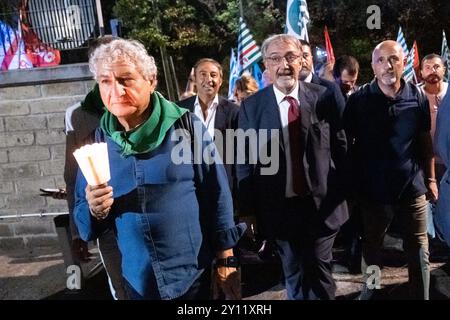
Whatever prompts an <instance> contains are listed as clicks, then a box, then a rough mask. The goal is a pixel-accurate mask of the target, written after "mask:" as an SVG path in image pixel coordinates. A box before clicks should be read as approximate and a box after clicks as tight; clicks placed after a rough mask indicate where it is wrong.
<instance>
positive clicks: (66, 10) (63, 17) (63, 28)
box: [0, 0, 99, 50]
mask: <svg viewBox="0 0 450 320" xmlns="http://www.w3.org/2000/svg"><path fill="white" fill-rule="evenodd" d="M24 3H25V6H23V7H22V9H17V10H16V11H12V12H6V13H3V14H1V13H0V20H1V22H3V23H5V24H7V25H8V26H9V27H11V28H12V29H13V30H14V33H16V34H21V33H22V32H23V28H26V29H27V30H28V31H29V32H33V33H34V34H35V35H36V36H37V38H38V39H39V40H40V41H41V42H42V43H43V44H44V45H45V46H50V47H52V48H54V49H58V50H71V49H78V48H82V47H87V46H88V43H89V39H92V38H95V37H97V36H98V35H99V27H98V23H97V12H96V4H95V0H28V1H25V2H24ZM19 21H20V22H21V23H19ZM1 31H2V30H0V32H1ZM10 38H11V37H10V36H9V35H6V36H5V32H3V36H2V35H1V34H0V40H1V39H3V41H8V40H9V41H11V39H10ZM25 45H27V43H25Z"/></svg>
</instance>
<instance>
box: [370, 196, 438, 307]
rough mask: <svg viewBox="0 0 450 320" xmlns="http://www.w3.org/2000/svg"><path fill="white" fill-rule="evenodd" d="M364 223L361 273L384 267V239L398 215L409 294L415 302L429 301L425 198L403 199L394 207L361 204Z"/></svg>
mask: <svg viewBox="0 0 450 320" xmlns="http://www.w3.org/2000/svg"><path fill="white" fill-rule="evenodd" d="M361 205H362V213H363V215H362V216H363V222H364V241H363V261H362V273H363V275H365V276H366V277H367V274H366V270H367V267H368V266H370V265H376V266H379V267H381V266H382V261H381V248H382V246H383V239H384V236H385V234H386V231H387V229H388V227H389V225H390V224H391V222H392V219H393V217H394V215H396V214H397V215H399V219H400V222H401V223H402V225H401V227H402V230H403V241H404V242H403V247H404V250H405V251H406V254H407V258H408V275H409V283H410V294H411V298H413V299H421V300H422V299H424V300H428V299H429V287H430V263H429V252H428V238H427V210H426V208H427V201H426V199H425V195H423V196H420V197H417V198H414V199H403V200H400V201H399V202H398V203H396V204H395V205H381V204H376V203H371V202H368V201H362V202H361Z"/></svg>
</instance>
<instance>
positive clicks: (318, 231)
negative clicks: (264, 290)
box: [275, 198, 338, 300]
mask: <svg viewBox="0 0 450 320" xmlns="http://www.w3.org/2000/svg"><path fill="white" fill-rule="evenodd" d="M283 214H285V215H286V217H287V220H288V221H289V224H290V226H288V228H289V230H286V231H287V232H286V234H287V237H283V239H275V245H276V247H277V250H278V253H279V255H280V258H281V264H282V268H283V273H284V278H285V285H286V289H287V294H288V298H289V299H290V300H309V299H323V300H333V299H334V298H335V292H336V284H335V281H334V279H333V277H332V267H331V260H332V248H333V243H334V239H335V238H336V234H337V231H338V230H331V229H329V228H328V227H327V226H326V225H325V224H324V223H323V221H320V220H319V219H317V212H316V210H315V208H314V204H313V202H312V200H311V199H303V200H302V199H299V198H294V199H286V201H285V204H284V212H283Z"/></svg>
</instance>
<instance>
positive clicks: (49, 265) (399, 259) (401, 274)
mask: <svg viewBox="0 0 450 320" xmlns="http://www.w3.org/2000/svg"><path fill="white" fill-rule="evenodd" d="M389 241H390V242H389ZM400 247H401V242H399V241H398V240H396V239H394V238H392V239H390V240H389V239H388V240H387V242H386V249H385V251H384V261H385V264H386V266H385V268H384V269H383V271H382V272H383V280H382V289H381V290H380V291H379V292H378V294H377V299H391V300H392V299H407V298H408V296H407V286H406V282H407V269H406V267H405V260H404V256H403V252H401V250H400ZM433 250H434V252H433V255H432V257H433V259H432V264H431V267H432V272H431V275H432V276H431V293H430V295H431V298H432V299H439V300H442V299H450V263H449V262H448V261H449V260H448V258H449V252H448V250H447V249H446V248H445V247H443V246H438V247H437V249H433ZM91 252H92V253H94V256H93V260H92V261H91V262H89V263H87V264H84V265H83V272H84V274H88V273H89V272H91V275H90V277H89V279H87V280H86V282H85V283H84V287H83V290H81V291H70V290H67V289H65V288H66V274H65V268H64V265H63V259H62V253H61V252H60V249H59V248H58V247H56V246H54V245H53V246H41V247H37V248H30V249H28V250H23V249H22V250H15V251H12V250H8V251H4V250H3V251H1V250H0V300H5V299H12V300H21V299H33V300H35V299H57V300H61V299H65V300H68V299H102V300H108V299H111V296H110V294H109V291H108V288H107V283H106V275H105V273H104V271H103V270H102V269H101V268H95V266H96V265H97V264H98V262H99V257H98V253H97V252H96V250H95V248H93V249H92V250H91ZM335 256H336V261H335V266H334V270H335V272H334V277H335V279H336V281H337V299H342V300H350V299H354V298H355V297H356V296H357V294H358V292H359V290H360V288H361V285H362V277H361V275H358V274H356V275H354V274H350V273H349V272H348V270H347V269H346V268H345V267H344V266H343V265H341V261H339V259H340V258H339V257H340V252H339V250H336V251H335ZM246 261H247V263H246V264H245V265H244V266H243V268H242V282H243V283H242V288H243V296H244V298H245V299H248V300H253V299H262V300H268V299H271V300H283V299H285V298H286V291H285V290H284V288H283V286H282V285H281V284H280V282H281V272H280V266H279V264H277V263H271V264H270V263H269V264H262V263H261V261H258V258H257V257H256V256H255V255H253V256H251V255H250V256H248V257H247V260H246ZM92 270H94V271H92Z"/></svg>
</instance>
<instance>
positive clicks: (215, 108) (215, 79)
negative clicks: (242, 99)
mask: <svg viewBox="0 0 450 320" xmlns="http://www.w3.org/2000/svg"><path fill="white" fill-rule="evenodd" d="M222 78H223V71H222V66H221V65H220V63H218V62H217V61H216V60H213V59H209V58H203V59H200V60H199V61H197V63H196V64H195V66H194V82H195V86H196V88H197V95H196V96H193V97H190V98H188V99H185V100H181V101H178V102H177V104H178V105H179V106H180V107H183V108H186V109H189V111H191V112H193V113H194V114H195V115H196V116H197V117H198V118H200V120H202V122H203V124H204V125H205V127H206V128H207V129H208V132H209V134H210V135H211V137H212V138H213V139H214V141H215V143H216V145H217V147H218V150H219V153H220V155H221V157H222V159H223V161H224V164H225V169H226V171H227V176H228V181H229V184H230V188H231V190H232V191H233V190H234V189H235V188H234V185H235V182H234V180H235V179H234V178H233V177H234V176H235V174H234V173H233V171H234V170H233V166H232V163H227V154H226V152H225V151H226V149H227V148H226V145H225V142H226V139H225V138H226V129H236V128H237V121H238V113H239V106H238V105H236V104H234V103H232V102H230V101H228V100H227V99H225V98H223V97H221V96H219V90H220V86H221V85H222Z"/></svg>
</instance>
